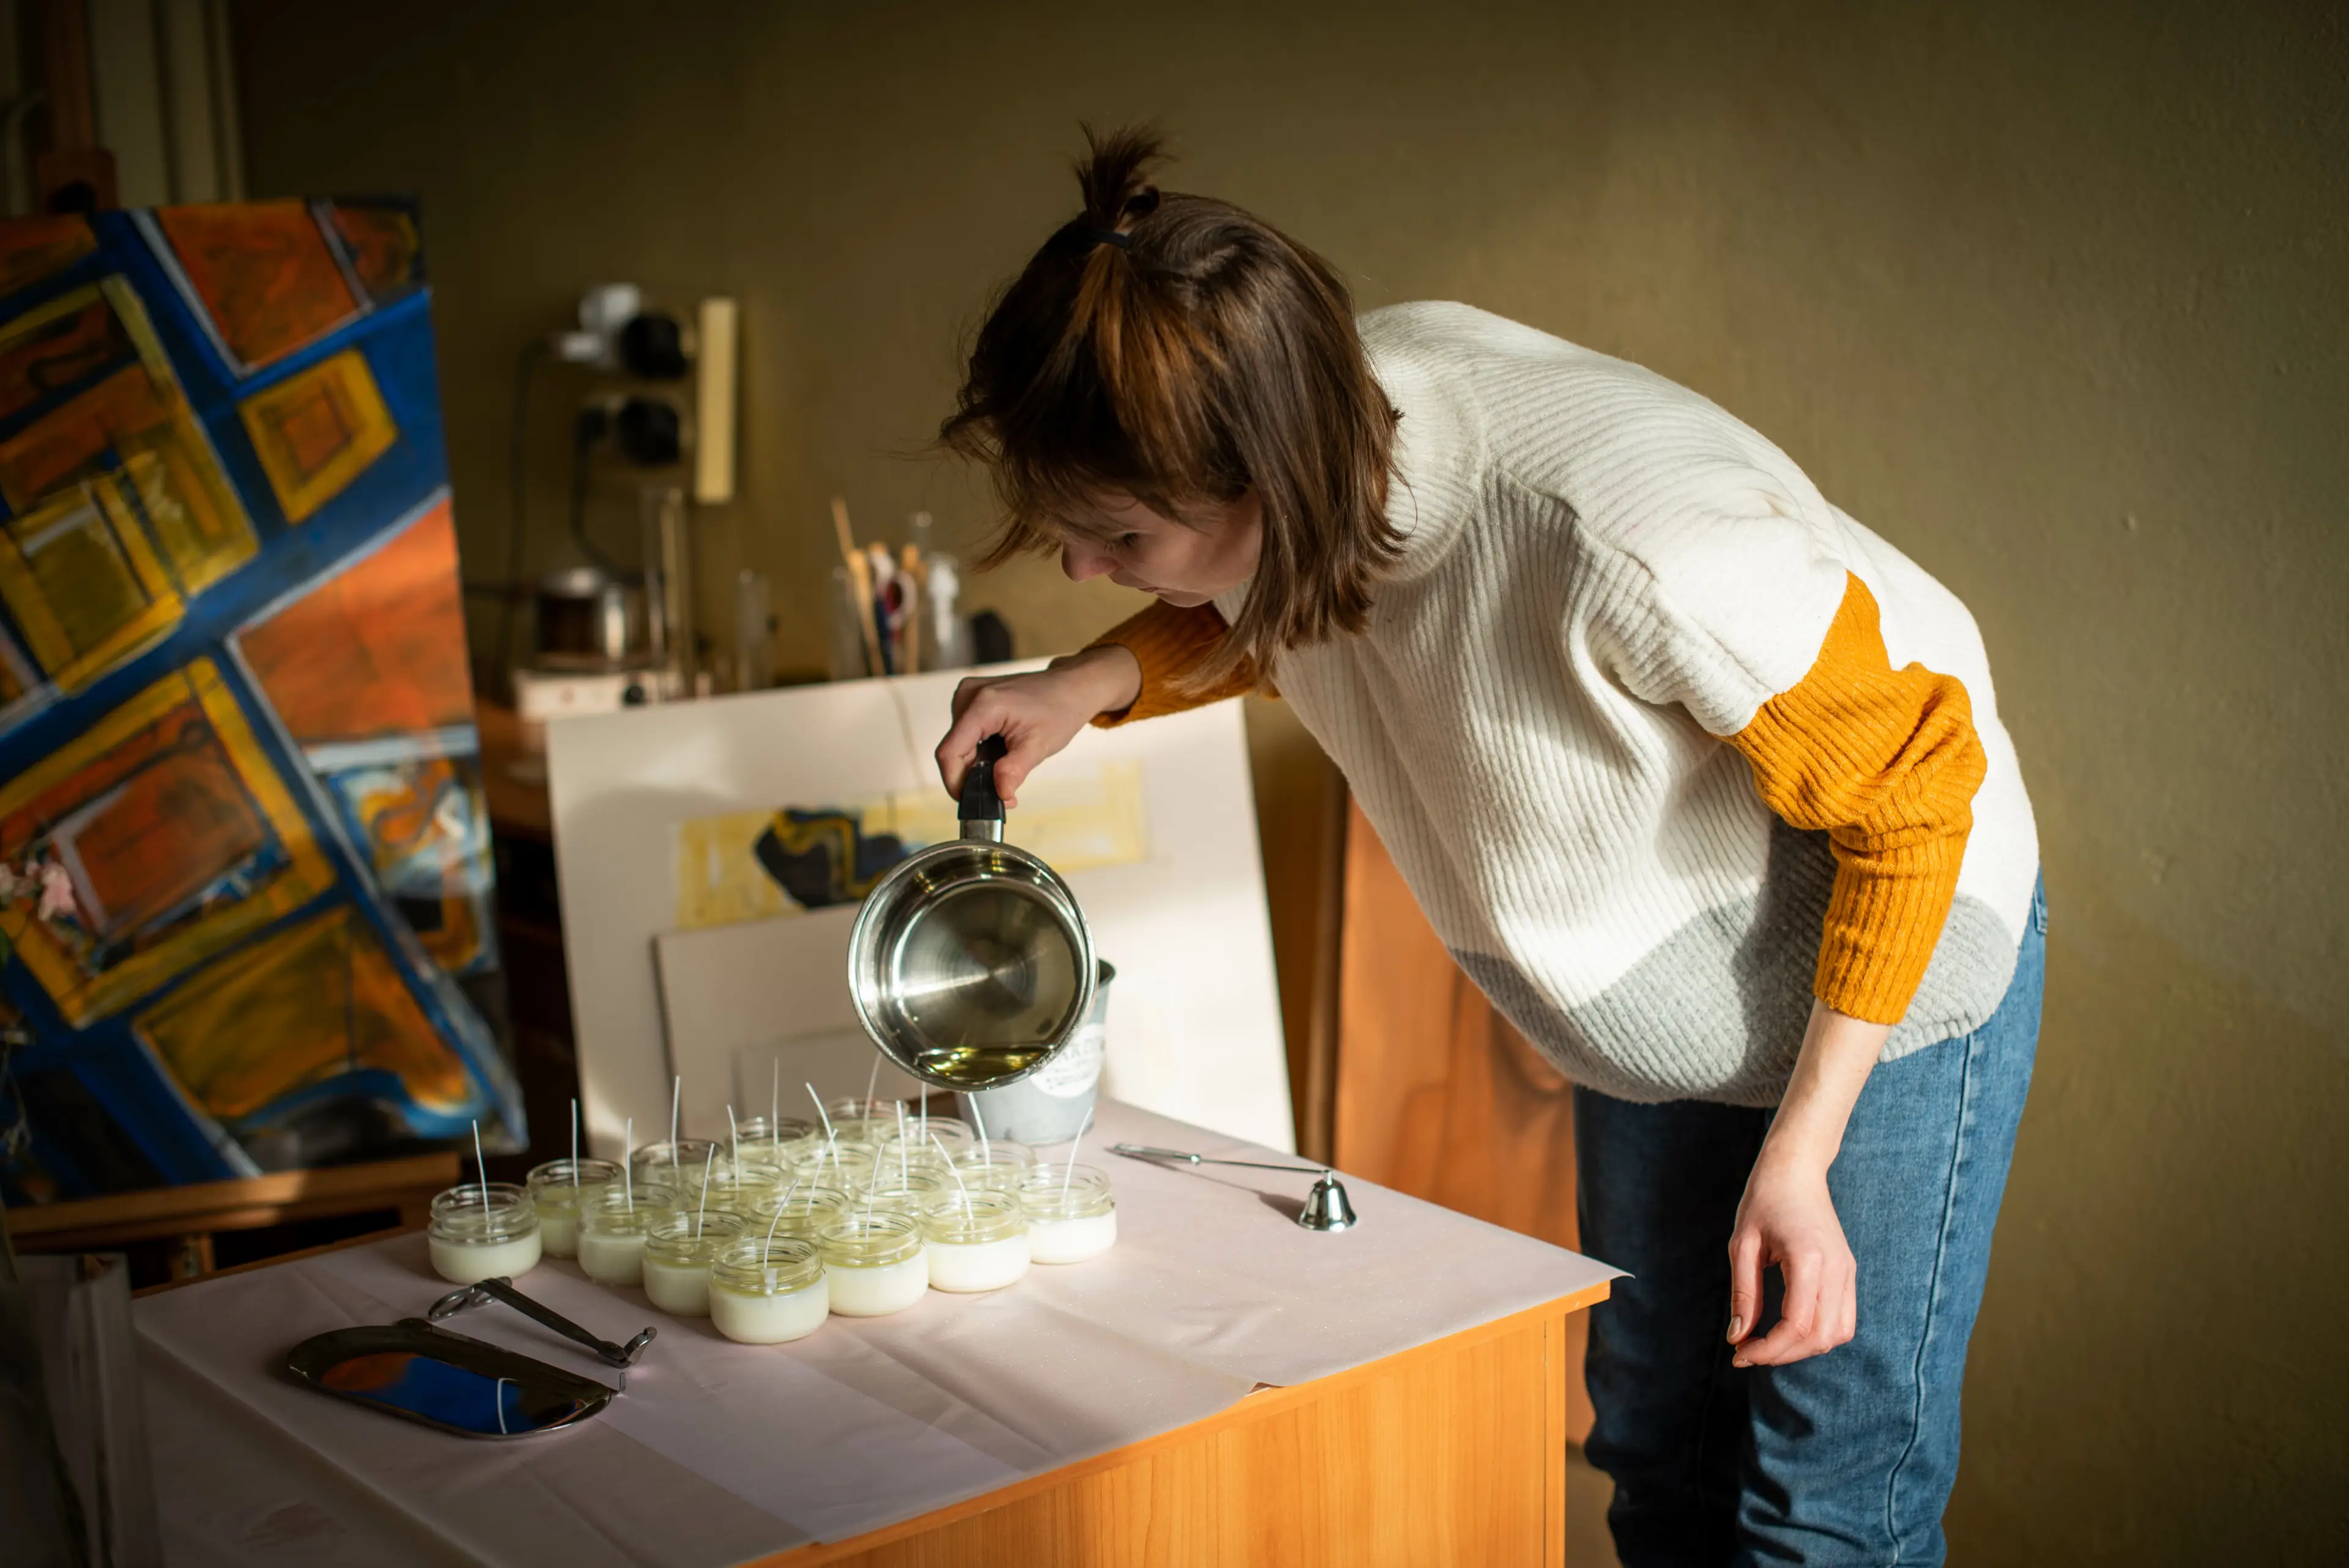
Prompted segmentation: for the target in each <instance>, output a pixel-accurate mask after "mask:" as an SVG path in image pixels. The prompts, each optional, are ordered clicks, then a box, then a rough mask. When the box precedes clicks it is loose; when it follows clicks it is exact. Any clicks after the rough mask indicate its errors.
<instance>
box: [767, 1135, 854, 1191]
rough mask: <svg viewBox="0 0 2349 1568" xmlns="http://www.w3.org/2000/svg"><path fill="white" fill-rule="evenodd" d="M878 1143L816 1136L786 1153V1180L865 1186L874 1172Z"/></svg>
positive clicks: (784, 1172)
mask: <svg viewBox="0 0 2349 1568" xmlns="http://www.w3.org/2000/svg"><path fill="white" fill-rule="evenodd" d="M874 1147H875V1146H874V1144H872V1143H870V1142H865V1141H857V1140H850V1139H843V1138H823V1137H819V1138H812V1139H811V1140H809V1141H808V1142H807V1143H806V1144H803V1145H801V1146H799V1147H797V1148H795V1149H793V1150H792V1151H790V1152H789V1153H787V1154H786V1156H785V1158H784V1163H783V1181H784V1184H785V1185H787V1186H788V1185H789V1184H790V1182H791V1180H792V1178H793V1177H802V1178H804V1179H806V1180H808V1181H811V1182H818V1183H821V1184H823V1186H826V1187H843V1188H844V1187H862V1186H864V1184H865V1182H866V1181H867V1180H868V1179H871V1177H872V1175H873V1162H874Z"/></svg>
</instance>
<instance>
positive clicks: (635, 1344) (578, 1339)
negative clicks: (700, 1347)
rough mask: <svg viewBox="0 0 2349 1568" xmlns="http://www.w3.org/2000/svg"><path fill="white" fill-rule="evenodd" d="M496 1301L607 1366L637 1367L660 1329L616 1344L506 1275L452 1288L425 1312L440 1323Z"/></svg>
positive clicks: (645, 1332) (649, 1330)
mask: <svg viewBox="0 0 2349 1568" xmlns="http://www.w3.org/2000/svg"><path fill="white" fill-rule="evenodd" d="M492 1302H503V1303H505V1304H506V1305H508V1306H510V1307H512V1308H513V1309H514V1311H516V1312H518V1313H520V1314H522V1315H523V1316H524V1317H526V1318H528V1319H530V1320H531V1321H532V1322H533V1323H537V1324H544V1325H545V1326H546V1327H548V1328H551V1329H553V1330H554V1332H555V1333H557V1334H561V1335H562V1336H563V1337H564V1338H565V1339H567V1340H570V1341H571V1342H572V1343H573V1344H574V1345H585V1346H586V1347H587V1348H588V1349H590V1350H592V1351H594V1352H595V1355H597V1356H598V1357H599V1358H600V1359H601V1360H602V1361H603V1362H604V1364H605V1366H635V1365H636V1357H638V1356H640V1355H643V1354H644V1353H645V1346H646V1345H650V1344H651V1343H652V1342H653V1335H654V1334H656V1333H657V1332H658V1331H657V1330H656V1329H651V1328H647V1329H646V1330H644V1331H643V1332H642V1333H640V1334H637V1335H636V1337H635V1338H634V1339H632V1340H630V1341H628V1343H627V1344H626V1345H614V1344H613V1343H612V1342H611V1341H610V1340H608V1339H598V1338H596V1337H595V1335H594V1334H590V1333H588V1332H587V1331H586V1330H585V1329H584V1328H582V1327H580V1326H579V1325H578V1324H575V1323H573V1322H572V1321H571V1320H570V1319H569V1318H567V1317H564V1315H563V1314H561V1313H559V1312H556V1311H555V1310H554V1308H553V1307H550V1306H545V1305H543V1304H541V1303H538V1302H535V1301H533V1300H532V1299H531V1298H530V1297H528V1296H526V1295H524V1294H523V1293H521V1292H520V1291H518V1290H516V1289H514V1287H513V1282H512V1280H509V1279H506V1278H504V1277H503V1276H500V1277H499V1278H496V1279H492V1280H483V1281H481V1282H480V1283H479V1284H471V1285H467V1286H465V1287H464V1288H463V1289H461V1290H454V1291H450V1293H448V1294H447V1295H445V1296H442V1297H441V1298H440V1300H439V1301H437V1302H434V1303H432V1306H431V1310H430V1311H429V1312H428V1313H426V1314H425V1315H426V1316H427V1317H429V1318H431V1319H432V1320H433V1321H435V1322H438V1321H440V1319H441V1318H444V1317H454V1316H456V1315H457V1314H459V1313H460V1312H463V1311H464V1310H465V1309H466V1308H467V1307H477V1306H486V1305H488V1304H489V1303H492Z"/></svg>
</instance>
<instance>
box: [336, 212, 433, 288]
mask: <svg viewBox="0 0 2349 1568" xmlns="http://www.w3.org/2000/svg"><path fill="white" fill-rule="evenodd" d="M334 224H335V233H336V234H337V235H338V236H339V237H340V238H341V240H342V242H343V250H344V253H345V254H347V255H348V256H349V257H350V258H351V270H352V271H353V272H355V273H357V275H358V279H359V286H360V287H361V288H364V289H366V290H367V293H368V294H369V295H370V296H373V297H374V298H376V299H378V300H381V299H384V298H386V297H387V296H390V295H394V294H397V293H398V292H400V291H401V290H403V289H406V288H409V287H412V286H414V285H415V284H416V282H417V275H418V266H419V262H420V261H421V260H422V259H423V254H424V242H423V238H422V236H421V235H419V234H417V232H416V220H415V219H414V218H413V217H411V216H410V215H409V213H407V212H406V211H405V210H403V209H401V208H398V207H347V206H343V205H341V204H339V203H337V204H336V207H335V210H334Z"/></svg>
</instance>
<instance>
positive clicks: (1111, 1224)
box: [1016, 1162, 1117, 1263]
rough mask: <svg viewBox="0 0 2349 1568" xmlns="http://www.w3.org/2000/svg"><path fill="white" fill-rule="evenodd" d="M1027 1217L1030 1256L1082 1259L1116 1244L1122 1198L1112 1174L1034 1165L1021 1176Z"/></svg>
mask: <svg viewBox="0 0 2349 1568" xmlns="http://www.w3.org/2000/svg"><path fill="white" fill-rule="evenodd" d="M1016 1190H1017V1191H1018V1193H1019V1207H1020V1208H1021V1209H1022V1210H1025V1211H1026V1213H1027V1215H1028V1256H1029V1257H1030V1259H1032V1260H1034V1261H1035V1262H1039V1263H1081V1262H1084V1261H1085V1260H1086V1259H1087V1258H1098V1257H1100V1256H1101V1255H1102V1253H1103V1252H1106V1251H1109V1250H1110V1249H1111V1248H1112V1247H1113V1246H1115V1245H1116V1244H1117V1199H1114V1198H1112V1196H1110V1190H1109V1178H1108V1177H1106V1176H1104V1175H1102V1173H1101V1172H1100V1171H1099V1170H1097V1169H1095V1168H1093V1167H1092V1166H1090V1165H1081V1166H1078V1167H1077V1168H1076V1169H1075V1170H1074V1171H1073V1172H1071V1170H1070V1168H1069V1167H1068V1165H1067V1164H1066V1163H1065V1162H1061V1163H1057V1164H1051V1165H1033V1166H1030V1167H1029V1168H1028V1170H1027V1172H1026V1174H1025V1175H1023V1176H1022V1177H1021V1178H1020V1179H1019V1186H1018V1187H1017V1189H1016Z"/></svg>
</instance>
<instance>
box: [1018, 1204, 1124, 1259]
mask: <svg viewBox="0 0 2349 1568" xmlns="http://www.w3.org/2000/svg"><path fill="white" fill-rule="evenodd" d="M1115 1245H1117V1210H1114V1209H1112V1210H1110V1211H1109V1212H1108V1213H1106V1214H1088V1215H1085V1216H1084V1217H1083V1218H1082V1219H1078V1220H1039V1219H1037V1218H1036V1217H1035V1216H1034V1215H1033V1214H1030V1216H1029V1217H1028V1256H1029V1258H1030V1260H1031V1261H1032V1262H1039V1263H1081V1262H1084V1261H1085V1260H1086V1259H1088V1258H1098V1257H1100V1256H1101V1255H1102V1253H1103V1252H1106V1251H1109V1250H1110V1249H1111V1248H1112V1247H1113V1246H1115Z"/></svg>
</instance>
